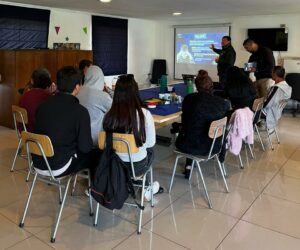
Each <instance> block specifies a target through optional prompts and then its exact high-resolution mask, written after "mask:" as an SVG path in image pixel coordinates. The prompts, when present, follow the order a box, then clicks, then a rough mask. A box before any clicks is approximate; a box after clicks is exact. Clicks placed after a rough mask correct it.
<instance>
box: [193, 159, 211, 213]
mask: <svg viewBox="0 0 300 250" xmlns="http://www.w3.org/2000/svg"><path fill="white" fill-rule="evenodd" d="M196 163H197V167H198V170H199V174H200V177H201V180H202V184H203V187H204V191H205V196H206V199H207V202H208V207H209V208H212V205H211V201H210V198H209V195H208V191H207V188H206V184H205V181H204V178H203V174H202V171H201V167H200V164H199V162H198V161H196Z"/></svg>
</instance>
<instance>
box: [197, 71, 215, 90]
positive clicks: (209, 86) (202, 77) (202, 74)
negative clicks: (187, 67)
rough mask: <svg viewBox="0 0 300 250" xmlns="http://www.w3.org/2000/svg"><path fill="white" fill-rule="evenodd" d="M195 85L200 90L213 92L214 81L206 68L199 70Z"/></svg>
mask: <svg viewBox="0 0 300 250" xmlns="http://www.w3.org/2000/svg"><path fill="white" fill-rule="evenodd" d="M195 85H196V88H197V90H198V92H201V91H202V92H207V93H210V94H211V93H212V91H213V87H214V84H213V81H212V79H211V78H210V76H209V75H208V73H207V71H206V70H203V69H200V70H199V71H198V75H197V77H196V79H195Z"/></svg>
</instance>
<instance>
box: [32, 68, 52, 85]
mask: <svg viewBox="0 0 300 250" xmlns="http://www.w3.org/2000/svg"><path fill="white" fill-rule="evenodd" d="M31 79H32V87H33V88H41V89H46V88H48V87H50V86H51V83H52V82H51V79H50V73H49V71H48V70H47V69H45V68H40V69H36V70H34V71H33V72H32V74H31Z"/></svg>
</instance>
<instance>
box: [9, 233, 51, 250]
mask: <svg viewBox="0 0 300 250" xmlns="http://www.w3.org/2000/svg"><path fill="white" fill-rule="evenodd" d="M30 238H35V239H37V240H38V241H40V242H42V243H43V244H45V245H46V246H48V247H50V248H52V249H55V248H54V247H52V246H50V245H49V244H47V243H46V242H44V241H43V240H41V239H40V238H38V237H36V236H35V235H31V236H30V237H28V238H26V239H24V240H22V241H20V242H17V243H16V244H14V245H12V246H10V247H9V248H5V250H9V249H11V248H13V247H14V246H16V245H18V244H20V243H22V242H23V241H26V240H29V239H30Z"/></svg>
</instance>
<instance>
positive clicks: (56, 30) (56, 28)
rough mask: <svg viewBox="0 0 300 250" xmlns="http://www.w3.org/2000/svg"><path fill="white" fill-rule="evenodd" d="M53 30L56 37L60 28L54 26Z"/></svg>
mask: <svg viewBox="0 0 300 250" xmlns="http://www.w3.org/2000/svg"><path fill="white" fill-rule="evenodd" d="M54 28H55V32H56V35H58V33H59V30H60V27H59V26H55V27H54Z"/></svg>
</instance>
